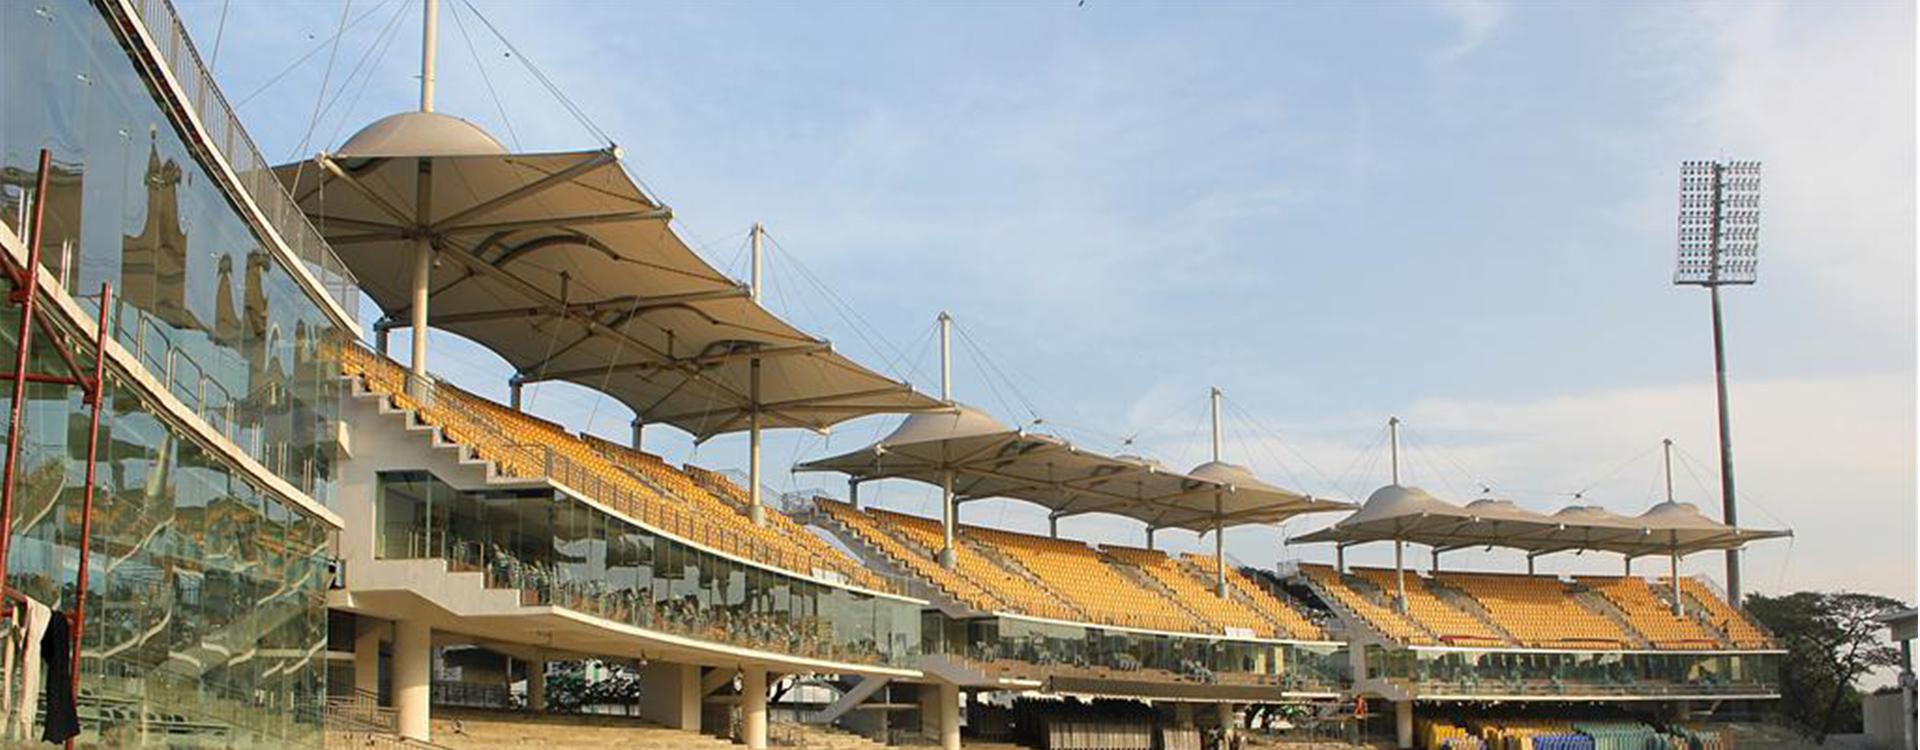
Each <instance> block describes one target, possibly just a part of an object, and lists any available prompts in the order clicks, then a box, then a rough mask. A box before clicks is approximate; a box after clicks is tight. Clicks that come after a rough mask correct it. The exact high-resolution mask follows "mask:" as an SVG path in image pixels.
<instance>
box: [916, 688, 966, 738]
mask: <svg viewBox="0 0 1920 750" xmlns="http://www.w3.org/2000/svg"><path fill="white" fill-rule="evenodd" d="M920 734H921V735H922V736H924V737H926V738H928V739H933V738H936V737H937V738H939V740H940V747H941V748H942V749H943V750H959V748H960V687H959V686H958V685H953V684H950V683H945V682H940V683H934V684H930V685H921V686H920Z"/></svg>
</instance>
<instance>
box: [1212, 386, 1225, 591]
mask: <svg viewBox="0 0 1920 750" xmlns="http://www.w3.org/2000/svg"><path fill="white" fill-rule="evenodd" d="M1216 393H1218V391H1216ZM1218 453H1219V452H1218V451H1217V450H1216V451H1215V459H1214V460H1216V461H1217V460H1219V458H1218ZM1222 494H1223V493H1221V492H1220V491H1219V490H1215V491H1214V493H1213V592H1214V594H1216V595H1218V596H1220V597H1221V598H1223V599H1224V598H1226V596H1227V535H1226V533H1225V532H1226V530H1227V529H1226V523H1225V520H1224V519H1225V516H1223V515H1221V512H1220V505H1221V499H1220V498H1221V495H1222Z"/></svg>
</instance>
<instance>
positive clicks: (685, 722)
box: [640, 662, 701, 732]
mask: <svg viewBox="0 0 1920 750" xmlns="http://www.w3.org/2000/svg"><path fill="white" fill-rule="evenodd" d="M700 697H701V696H700V667H699V665H696V664H674V663H671V662H653V663H651V664H648V665H646V666H644V667H641V668H640V715H641V716H642V717H644V718H646V719H647V720H648V721H651V722H654V723H656V724H659V725H661V726H665V727H667V728H669V729H679V730H683V731H688V732H698V731H700Z"/></svg>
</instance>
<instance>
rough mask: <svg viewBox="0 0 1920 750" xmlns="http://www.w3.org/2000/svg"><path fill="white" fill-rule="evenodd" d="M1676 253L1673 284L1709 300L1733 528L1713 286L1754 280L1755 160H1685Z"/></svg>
mask: <svg viewBox="0 0 1920 750" xmlns="http://www.w3.org/2000/svg"><path fill="white" fill-rule="evenodd" d="M1679 240H1680V242H1679V258H1678V263H1677V265H1676V266H1675V268H1674V272H1673V283H1674V284H1676V285H1690V286H1704V287H1706V288H1707V292H1708V294H1709V297H1710V298H1711V299H1712V301H1713V370H1714V378H1715V380H1714V386H1715V394H1716V398H1717V401H1718V405H1719V413H1720V508H1721V515H1722V517H1721V519H1720V520H1721V522H1723V523H1725V524H1727V525H1728V526H1736V525H1738V521H1739V513H1738V510H1737V508H1736V507H1735V505H1736V503H1735V494H1734V490H1733V435H1732V426H1731V422H1730V418H1729V417H1728V414H1727V347H1726V337H1725V335H1724V333H1723V332H1722V324H1721V315H1720V287H1722V286H1725V285H1728V284H1740V285H1747V284H1752V283H1754V281H1755V280H1756V279H1757V268H1758V265H1759V256H1760V162H1757V161H1731V162H1720V161H1689V162H1682V163H1681V165H1680V237H1679ZM1727 603H1728V604H1731V605H1733V606H1734V608H1736V609H1738V608H1739V607H1740V552H1739V550H1732V549H1730V550H1727Z"/></svg>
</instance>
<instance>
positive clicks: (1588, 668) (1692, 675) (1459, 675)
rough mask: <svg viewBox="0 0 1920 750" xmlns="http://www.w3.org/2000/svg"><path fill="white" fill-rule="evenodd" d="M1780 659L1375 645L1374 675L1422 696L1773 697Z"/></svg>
mask: <svg viewBox="0 0 1920 750" xmlns="http://www.w3.org/2000/svg"><path fill="white" fill-rule="evenodd" d="M1780 656H1781V655H1780V654H1778V653H1710V652H1681V651H1629V652H1620V651H1612V652H1607V651H1480V650H1427V649H1408V648H1387V647H1384V646H1381V645H1378V644H1374V645H1369V646H1367V650H1366V664H1367V676H1369V677H1372V678H1376V679H1385V680H1395V681H1403V682H1408V683H1410V684H1411V685H1412V686H1413V688H1414V689H1415V690H1416V692H1417V693H1418V694H1420V695H1487V696H1498V695H1635V696H1637V695H1654V696H1663V695H1701V696H1713V695H1756V694H1764V695H1771V694H1775V693H1778V692H1779V687H1780V679H1779V677H1780V675H1779V669H1780Z"/></svg>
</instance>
